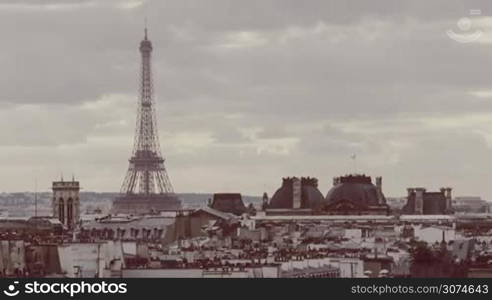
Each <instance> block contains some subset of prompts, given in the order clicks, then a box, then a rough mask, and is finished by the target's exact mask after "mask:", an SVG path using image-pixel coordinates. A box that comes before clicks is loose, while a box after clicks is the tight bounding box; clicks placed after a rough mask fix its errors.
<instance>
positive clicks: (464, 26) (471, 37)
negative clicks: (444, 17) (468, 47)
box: [446, 9, 483, 43]
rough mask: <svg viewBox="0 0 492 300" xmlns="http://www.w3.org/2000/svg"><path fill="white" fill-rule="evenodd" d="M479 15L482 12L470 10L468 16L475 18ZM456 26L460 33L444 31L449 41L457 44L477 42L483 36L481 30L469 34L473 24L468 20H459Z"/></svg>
mask: <svg viewBox="0 0 492 300" xmlns="http://www.w3.org/2000/svg"><path fill="white" fill-rule="evenodd" d="M481 14H482V11H481V10H480V9H472V10H470V16H477V15H481ZM456 25H457V27H458V29H459V30H460V31H461V33H456V32H454V31H453V30H448V31H446V34H447V35H448V37H449V38H450V39H452V40H455V41H457V42H458V43H471V42H474V41H477V40H478V39H479V38H480V37H481V36H482V34H483V31H481V30H475V31H473V32H470V30H471V29H472V27H473V22H472V20H471V19H470V18H467V17H465V18H461V19H459V20H458V22H457V23H456Z"/></svg>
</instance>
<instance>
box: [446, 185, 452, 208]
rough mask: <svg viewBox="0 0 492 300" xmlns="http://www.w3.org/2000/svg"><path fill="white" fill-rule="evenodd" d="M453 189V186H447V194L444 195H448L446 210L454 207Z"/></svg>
mask: <svg viewBox="0 0 492 300" xmlns="http://www.w3.org/2000/svg"><path fill="white" fill-rule="evenodd" d="M451 190H452V188H450V187H447V188H446V189H445V191H446V194H445V195H444V196H445V197H446V210H448V211H449V210H451V209H452V208H453V207H452V206H453V204H452V200H453V197H452V195H451Z"/></svg>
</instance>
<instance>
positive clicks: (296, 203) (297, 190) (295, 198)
mask: <svg viewBox="0 0 492 300" xmlns="http://www.w3.org/2000/svg"><path fill="white" fill-rule="evenodd" d="M301 196H302V183H301V179H299V178H297V177H293V178H292V208H294V209H295V208H301Z"/></svg>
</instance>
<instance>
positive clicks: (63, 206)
mask: <svg viewBox="0 0 492 300" xmlns="http://www.w3.org/2000/svg"><path fill="white" fill-rule="evenodd" d="M52 189H53V201H52V204H53V217H55V218H57V219H58V220H59V221H60V222H61V223H62V224H63V225H64V226H65V227H66V228H68V229H73V228H74V227H75V226H77V224H78V222H79V219H80V199H79V192H80V185H79V182H78V181H75V180H72V181H63V179H62V180H61V181H55V182H53V186H52Z"/></svg>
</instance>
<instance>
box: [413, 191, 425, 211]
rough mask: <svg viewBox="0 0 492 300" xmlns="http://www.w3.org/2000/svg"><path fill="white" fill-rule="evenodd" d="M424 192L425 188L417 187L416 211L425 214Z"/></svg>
mask: <svg viewBox="0 0 492 300" xmlns="http://www.w3.org/2000/svg"><path fill="white" fill-rule="evenodd" d="M424 193H425V188H415V213H416V214H418V215H423V214H424Z"/></svg>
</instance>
